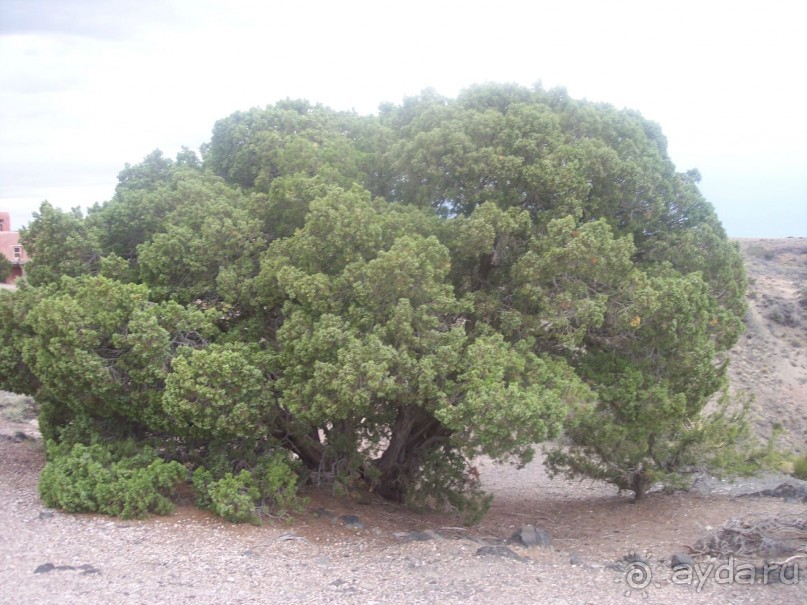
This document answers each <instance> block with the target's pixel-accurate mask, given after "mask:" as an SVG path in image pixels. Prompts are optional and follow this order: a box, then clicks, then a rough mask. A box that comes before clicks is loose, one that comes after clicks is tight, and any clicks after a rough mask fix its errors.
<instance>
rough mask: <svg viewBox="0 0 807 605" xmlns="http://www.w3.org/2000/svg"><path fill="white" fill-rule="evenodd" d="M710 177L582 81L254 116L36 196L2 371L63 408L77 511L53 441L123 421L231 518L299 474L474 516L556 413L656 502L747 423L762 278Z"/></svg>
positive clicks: (82, 452) (583, 443)
mask: <svg viewBox="0 0 807 605" xmlns="http://www.w3.org/2000/svg"><path fill="white" fill-rule="evenodd" d="M697 176H698V175H697V174H696V173H695V172H693V171H689V172H685V173H680V172H677V171H676V169H675V166H674V165H673V163H672V162H671V161H670V158H669V157H668V155H667V151H666V141H665V139H664V137H663V135H662V134H661V130H660V128H659V127H658V126H657V125H656V124H654V123H652V122H649V121H647V120H645V119H644V118H643V117H642V116H641V115H640V114H638V113H637V112H634V111H628V110H616V109H614V108H613V107H611V106H608V105H600V104H593V103H590V102H586V101H578V100H574V99H571V98H569V96H568V95H567V94H566V93H565V91H563V90H549V91H547V90H543V89H541V88H540V87H536V88H534V89H527V88H522V87H518V86H509V85H484V86H475V87H472V88H470V89H468V90H466V91H464V92H463V93H462V94H461V95H459V97H458V98H456V99H447V98H443V97H440V96H438V95H436V94H435V93H433V92H431V91H426V92H424V93H423V94H421V95H420V96H418V97H415V98H410V99H407V100H405V101H404V102H403V103H402V104H401V105H397V106H396V105H391V104H388V105H383V106H382V107H381V108H380V110H379V113H378V114H377V115H373V116H359V115H356V114H355V113H351V112H337V111H333V110H331V109H328V108H326V107H322V106H319V105H312V104H310V103H308V102H306V101H291V100H287V101H283V102H279V103H277V104H275V105H273V106H269V107H266V108H263V109H260V108H253V109H251V110H248V111H241V112H236V113H234V114H233V115H231V116H229V117H227V118H224V119H222V120H220V121H218V122H217V123H216V124H215V126H214V128H213V134H212V138H211V140H210V142H209V143H207V144H206V145H204V146H203V148H202V157H201V159H200V158H199V157H197V156H196V154H194V153H193V152H191V151H189V150H187V149H183V151H182V152H181V153H180V154H179V155H178V156H177V158H176V160H172V159H169V158H166V157H164V156H163V154H162V153H161V152H159V151H155V152H154V153H152V154H150V155H149V156H147V157H146V158H145V159H144V161H143V162H142V163H141V164H138V165H136V166H128V165H127V166H126V167H125V169H124V170H123V171H122V172H121V174H120V176H119V184H118V187H117V190H116V193H115V195H114V197H113V198H112V199H111V200H109V201H108V202H106V203H104V204H100V205H96V206H95V207H93V208H92V209H90V211H89V212H88V213H87V216H86V217H84V216H82V215H81V213H80V212H71V213H63V212H61V211H59V210H56V209H55V208H53V207H52V206H50V205H49V204H47V203H45V204H43V206H42V208H41V210H40V212H39V213H38V214H37V216H36V217H35V220H34V221H33V223H32V224H31V226H30V227H29V228H28V229H26V230H24V232H23V243H24V245H25V246H26V248H27V249H28V250H29V252H30V253H31V256H32V261H31V262H30V263H29V265H28V267H27V269H28V271H29V275H28V278H27V280H26V282H23V285H22V287H21V288H20V289H19V291H17V292H16V293H13V294H12V293H4V294H3V295H2V298H0V315H2V321H0V345H2V349H0V387H2V388H7V389H10V390H15V391H18V392H24V393H28V394H31V395H34V396H36V397H37V398H38V400H39V401H40V403H41V410H42V411H41V418H40V423H41V426H42V430H43V434H44V435H45V436H46V437H47V438H48V439H49V440H50V441H51V446H50V447H49V450H48V452H49V462H48V464H49V465H51V466H49V467H47V473H45V474H43V494H45V493H47V494H49V497H50V498H51V499H52V501H53V502H55V503H57V504H60V505H64V506H74V507H78V508H80V506H79V505H78V504H75V502H73V500H71V498H70V497H65V498H64V499H62V500H60V499H59V498H60V496H59V494H60V493H62V492H60V491H59V489H56V488H55V487H54V486H56V485H61V484H60V483H59V481H60V480H61V479H60V477H62V476H63V475H60V474H59V473H60V472H61V471H59V469H60V468H63V466H59V464H60V463H59V462H58V461H60V460H61V461H63V460H66V459H71V458H70V457H71V456H73V457H74V458H76V457H79V458H81V456H83V458H81V459H82V460H85V459H86V458H87V455H88V454H87V452H88V451H95V450H87V449H86V448H87V447H91V448H92V447H96V446H97V444H99V443H102V444H107V445H108V446H109V448H111V449H113V450H115V448H118V449H117V450H115V451H117V452H118V454H116V455H117V456H118V458H115V459H119V458H120V456H121V455H122V454H121V453H120V452H125V451H129V450H127V448H129V449H131V448H132V447H137V448H140V449H139V450H138V451H141V452H148V456H146V458H148V459H149V460H151V459H153V460H155V462H154V463H153V464H156V463H157V462H160V463H163V462H164V463H170V462H175V461H180V462H182V463H183V464H184V465H185V467H186V468H187V469H189V471H192V472H193V481H192V483H193V486H194V489H195V490H196V493H197V501H198V502H199V503H200V505H203V506H207V507H209V508H211V509H213V510H216V511H217V512H219V513H220V514H223V515H225V516H228V517H229V518H233V519H235V520H243V519H246V518H248V517H249V514H248V513H245V512H244V511H246V510H251V509H250V507H251V506H253V507H254V506H258V504H259V502H264V503H265V502H267V501H273V502H274V501H275V500H277V499H278V498H279V494H280V493H281V492H282V493H283V494H285V496H284V498H280V499H279V500H277V501H282V502H285V503H286V504H288V502H290V501H291V500H289V498H288V495H289V493H292V492H293V491H294V489H296V487H295V486H296V485H297V483H296V481H297V478H300V479H312V478H313V479H315V480H317V481H322V480H324V479H328V480H329V481H330V482H331V484H332V485H334V486H337V487H340V488H342V489H352V488H354V487H355V486H357V485H364V486H366V487H367V488H369V489H372V490H374V491H375V492H377V493H379V494H381V495H383V496H384V497H387V498H390V499H393V500H395V501H400V502H412V503H423V504H429V505H449V506H453V507H456V508H458V509H463V510H466V511H470V512H471V513H478V512H480V511H482V510H484V504H485V502H486V500H485V499H484V497H483V495H482V494H481V493H480V491H479V485H478V481H477V477H476V476H475V474H474V472H473V467H472V460H473V458H474V457H475V456H478V455H487V456H490V457H491V458H493V459H495V460H501V461H514V462H516V463H525V462H527V461H529V460H530V459H531V457H532V455H533V453H534V446H535V444H537V443H539V442H542V441H545V440H547V439H551V438H555V437H558V436H559V435H561V434H565V436H566V437H567V439H568V442H567V443H566V444H564V445H563V446H562V447H558V448H555V449H554V450H553V451H552V452H551V453H550V454H549V455H548V458H547V460H548V463H549V464H550V467H551V469H552V470H553V471H554V472H565V473H568V474H570V475H587V476H592V477H595V478H600V479H605V480H607V481H610V482H612V483H614V484H615V485H617V486H618V487H619V488H620V489H627V490H632V491H634V492H635V494H636V495H637V497H641V496H642V495H643V494H644V493H645V491H646V489H647V488H648V486H649V485H650V484H651V482H653V481H657V480H659V481H664V480H665V479H671V478H674V477H675V476H677V474H678V473H679V472H681V471H682V470H685V469H686V468H687V467H688V466H690V465H692V464H694V463H695V462H703V461H706V460H709V459H710V457H714V456H715V455H717V454H716V452H717V449H716V446H717V445H718V444H719V443H720V442H721V440H725V439H726V438H727V437H730V436H731V435H732V434H734V433H736V432H737V431H738V428H737V427H738V426H739V425H738V424H736V423H735V422H734V421H735V420H736V418H735V417H731V416H729V415H727V414H726V412H725V410H724V409H722V408H720V409H719V410H718V412H717V413H715V414H712V415H711V416H705V415H704V414H703V413H702V412H703V408H704V406H705V405H706V404H707V402H709V401H710V399H712V398H713V397H714V395H715V394H716V393H718V392H719V391H720V390H721V389H722V388H723V387H724V386H725V381H726V378H725V376H726V364H727V357H726V352H727V350H728V349H729V348H730V347H731V346H732V344H733V343H734V342H735V341H736V339H737V338H738V335H739V334H740V333H741V330H742V323H741V318H742V316H743V314H744V291H745V275H744V270H743V267H742V263H741V260H740V255H739V252H738V249H737V247H736V246H735V245H733V244H732V243H730V242H729V241H728V239H727V238H726V234H725V232H724V231H723V228H722V227H721V225H720V222H719V221H718V219H717V217H716V215H715V213H714V210H713V208H712V206H711V205H710V204H709V203H708V202H707V201H706V200H704V198H703V197H702V196H701V194H700V193H699V191H698V188H697V180H698V178H697ZM109 444H113V445H109ZM115 444H117V445H115ZM121 444H123V445H121ZM132 444H134V445H132ZM77 447H78V448H79V449H78V452H79V453H78V454H77V453H76V451H77V450H76V448H77ZM82 448H84V449H82ZM140 455H141V457H142V456H143V454H142V453H141V454H140ZM149 457H150V458H149ZM101 458H103V456H102V457H101ZM113 458H114V456H113ZM110 460H112V459H110ZM97 464H99V465H101V466H102V467H103V468H105V469H106V470H105V471H104V472H106V473H112V472H113V470H110V469H112V468H113V467H112V466H111V465H112V464H113V462H111V461H107V462H106V466H103V463H102V462H98V463H97ZM142 466H143V468H146V469H148V468H151V467H150V466H148V464H146V462H144V463H143V465H142ZM65 468H69V465H68V466H67V467H65ZM117 468H118V467H115V469H117ZM120 468H121V469H124V470H119V471H118V470H116V471H115V472H120V473H124V475H122V476H123V477H124V479H121V480H120V481H122V482H123V483H120V484H121V485H129V484H128V483H126V481H129V480H130V479H128V477H129V475H128V474H125V473H130V474H131V473H135V475H136V473H140V472H146V471H143V470H142V468H141V469H139V470H137V469H135V470H132V469H130V468H129V467H128V466H127V467H125V468H124V467H120ZM154 468H155V469H157V470H159V473H162V474H160V475H159V476H157V470H155V471H154V473H155V474H154V477H155V478H154V479H153V481H152V484H153V485H154V486H159V489H162V490H164V489H165V485H166V481H167V480H166V479H164V478H165V477H169V478H170V477H174V475H173V474H172V473H174V472H175V470H176V469H175V468H174V467H170V469H171V470H170V472H169V470H166V469H168V468H169V467H165V466H155V467H154ZM64 472H67V471H64ZM135 475H132V476H135ZM116 476H117V475H116ZM136 476H138V477H139V476H140V475H136ZM267 477H269V478H270V479H271V480H270V479H267ZM153 489H157V488H156V487H154V488H153ZM62 491H64V490H62ZM161 493H162V492H161ZM162 498H163V497H162V496H159V497H156V496H155V497H154V498H151V499H143V502H144V503H145V504H143V507H144V509H148V506H149V504H148V503H149V502H152V501H153V502H156V503H160V504H159V506H160V507H163V508H164V499H162ZM273 498H274V499H275V500H273ZM71 503H72V504H71ZM81 506H84V504H82V505H81ZM155 506H156V505H155ZM96 509H98V506H96ZM104 510H108V507H107V508H104ZM127 510H129V511H132V510H134V511H139V510H140V509H138V508H137V507H134V508H132V506H131V505H130V507H129V509H127Z"/></svg>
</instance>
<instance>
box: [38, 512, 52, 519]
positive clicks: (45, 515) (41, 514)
mask: <svg viewBox="0 0 807 605" xmlns="http://www.w3.org/2000/svg"><path fill="white" fill-rule="evenodd" d="M39 518H40V519H52V518H53V511H52V510H41V511H39Z"/></svg>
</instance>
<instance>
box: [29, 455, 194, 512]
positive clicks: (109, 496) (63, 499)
mask: <svg viewBox="0 0 807 605" xmlns="http://www.w3.org/2000/svg"><path fill="white" fill-rule="evenodd" d="M47 458H48V462H46V463H45V468H44V469H42V474H41V476H40V479H39V493H40V495H41V496H42V500H43V501H44V502H45V504H46V505H47V506H51V507H58V508H63V509H65V510H67V511H70V512H99V513H103V514H106V515H117V516H120V517H123V518H125V519H128V518H143V517H145V516H146V515H148V514H150V513H154V514H158V515H167V514H169V513H171V512H173V510H174V504H173V502H172V500H171V497H172V496H173V495H174V489H175V487H176V485H177V484H178V483H182V482H184V481H186V480H187V471H186V469H185V467H183V466H182V465H181V464H179V463H178V462H175V461H173V462H165V461H164V460H162V459H161V458H160V457H159V456H158V455H157V454H156V453H155V452H154V450H152V449H150V448H147V447H146V448H143V449H138V448H137V446H135V445H134V444H133V443H120V444H118V445H117V446H115V447H112V446H109V445H105V444H102V443H100V442H97V443H93V444H91V445H82V444H81V443H76V444H74V445H71V444H68V443H63V444H59V445H57V444H56V443H54V442H53V441H49V442H48V444H47Z"/></svg>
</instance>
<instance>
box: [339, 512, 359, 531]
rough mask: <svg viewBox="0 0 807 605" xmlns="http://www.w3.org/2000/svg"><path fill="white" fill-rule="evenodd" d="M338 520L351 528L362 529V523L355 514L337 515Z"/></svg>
mask: <svg viewBox="0 0 807 605" xmlns="http://www.w3.org/2000/svg"><path fill="white" fill-rule="evenodd" d="M339 521H340V522H341V523H342V525H344V526H345V527H350V528H351V529H364V523H362V522H361V519H359V518H358V517H357V516H356V515H342V516H341V517H339Z"/></svg>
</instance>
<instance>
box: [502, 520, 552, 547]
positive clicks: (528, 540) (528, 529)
mask: <svg viewBox="0 0 807 605" xmlns="http://www.w3.org/2000/svg"><path fill="white" fill-rule="evenodd" d="M510 541H511V542H516V543H518V544H522V545H524V546H542V547H547V546H550V545H551V544H552V537H551V536H550V535H549V534H548V533H546V532H545V531H544V530H542V529H535V527H533V526H532V525H524V526H522V527H521V529H519V530H518V531H517V532H516V533H514V534H513V535H512V536H511V537H510Z"/></svg>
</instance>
